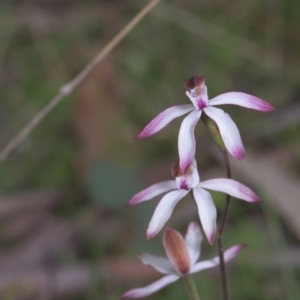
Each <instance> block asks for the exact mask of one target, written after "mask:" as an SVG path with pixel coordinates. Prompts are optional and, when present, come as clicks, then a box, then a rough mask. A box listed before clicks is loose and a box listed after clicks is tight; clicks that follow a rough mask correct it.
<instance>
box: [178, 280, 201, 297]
mask: <svg viewBox="0 0 300 300" xmlns="http://www.w3.org/2000/svg"><path fill="white" fill-rule="evenodd" d="M182 281H183V284H184V287H185V290H186V293H187V295H188V297H189V299H190V300H200V296H199V294H198V291H197V289H196V285H195V281H194V279H193V277H192V276H191V275H187V276H185V277H182Z"/></svg>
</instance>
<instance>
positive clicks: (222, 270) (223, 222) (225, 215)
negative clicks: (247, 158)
mask: <svg viewBox="0 0 300 300" xmlns="http://www.w3.org/2000/svg"><path fill="white" fill-rule="evenodd" d="M202 120H203V122H204V124H205V125H206V126H207V127H208V129H209V131H210V133H211V134H212V136H213V139H214V140H215V141H216V143H217V144H218V146H219V149H220V151H221V153H222V157H223V160H224V164H225V168H226V177H227V178H231V167H230V162H229V158H228V154H227V150H226V147H225V144H224V141H223V139H222V136H221V134H220V131H219V128H218V126H217V124H216V123H215V122H214V121H213V120H212V119H210V118H209V117H208V116H206V115H205V114H203V116H202ZM230 199H231V197H230V195H228V194H226V203H225V208H224V212H223V215H222V219H221V225H220V227H219V229H218V236H217V248H218V254H219V260H220V273H221V281H222V290H223V299H224V300H228V299H229V291H228V282H227V273H226V265H225V261H224V250H223V234H224V229H225V225H226V223H227V219H228V215H229V208H230Z"/></svg>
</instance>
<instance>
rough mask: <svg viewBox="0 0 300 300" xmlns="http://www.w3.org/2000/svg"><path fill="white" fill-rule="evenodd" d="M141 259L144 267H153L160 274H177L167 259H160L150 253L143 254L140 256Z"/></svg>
mask: <svg viewBox="0 0 300 300" xmlns="http://www.w3.org/2000/svg"><path fill="white" fill-rule="evenodd" d="M139 259H140V260H141V261H142V263H143V264H144V265H146V266H151V267H152V268H154V269H155V270H157V271H158V272H160V273H163V274H172V273H173V274H174V273H175V272H176V271H175V269H174V267H173V265H172V264H171V262H170V261H169V260H168V259H167V258H165V257H160V256H156V255H152V254H149V253H141V254H139Z"/></svg>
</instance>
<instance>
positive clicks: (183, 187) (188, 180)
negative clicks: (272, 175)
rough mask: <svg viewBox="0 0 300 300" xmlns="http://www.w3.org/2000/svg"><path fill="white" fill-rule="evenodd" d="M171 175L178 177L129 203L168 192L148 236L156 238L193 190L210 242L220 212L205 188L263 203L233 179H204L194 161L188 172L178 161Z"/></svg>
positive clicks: (158, 206)
mask: <svg viewBox="0 0 300 300" xmlns="http://www.w3.org/2000/svg"><path fill="white" fill-rule="evenodd" d="M172 174H173V176H174V177H175V180H167V181H163V182H159V183H156V184H154V185H152V186H150V187H148V188H146V189H144V190H142V191H141V192H139V193H137V194H136V195H135V196H133V197H132V198H131V199H130V200H129V202H128V205H129V206H132V205H136V204H139V203H142V202H144V201H148V200H151V199H153V198H154V197H156V196H158V195H160V194H162V193H166V192H168V193H167V194H166V195H164V197H163V198H162V199H161V200H160V202H159V203H158V205H157V207H156V209H155V211H154V214H153V216H152V219H151V221H150V223H149V227H148V230H147V238H148V239H150V238H152V237H154V236H155V235H156V234H157V233H158V232H159V231H160V230H161V229H162V228H163V226H164V225H165V223H166V222H167V221H168V220H169V218H170V217H171V214H172V212H173V210H174V207H175V205H176V204H177V202H178V201H179V200H181V199H182V198H183V197H184V196H186V195H187V194H188V193H189V192H190V191H191V192H192V193H193V196H194V199H195V202H196V205H197V208H198V213H199V218H200V221H201V223H202V227H203V231H204V233H205V235H206V237H207V239H208V241H209V242H210V243H211V244H212V243H213V240H214V237H215V234H216V230H217V224H216V218H217V211H216V207H215V204H214V202H213V200H212V197H211V195H210V193H209V192H207V191H206V189H208V190H214V191H219V192H223V193H226V194H228V195H231V196H232V197H235V198H238V199H241V200H244V201H247V202H260V199H259V197H258V196H257V195H256V194H255V193H254V192H253V191H252V190H251V189H249V188H248V187H246V186H245V185H243V184H241V183H239V182H237V181H235V180H233V179H227V178H217V179H210V180H205V181H202V182H201V181H200V177H199V173H198V170H197V163H196V161H195V160H194V161H193V163H192V164H191V166H190V167H189V168H188V169H187V171H185V172H183V171H182V170H181V169H180V166H179V163H178V162H177V163H175V164H174V165H173V168H172Z"/></svg>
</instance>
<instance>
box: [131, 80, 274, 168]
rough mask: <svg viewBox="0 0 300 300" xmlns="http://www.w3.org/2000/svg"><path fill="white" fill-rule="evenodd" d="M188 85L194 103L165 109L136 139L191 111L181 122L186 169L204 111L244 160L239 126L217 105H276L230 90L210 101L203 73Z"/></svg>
mask: <svg viewBox="0 0 300 300" xmlns="http://www.w3.org/2000/svg"><path fill="white" fill-rule="evenodd" d="M185 87H186V89H187V91H186V95H187V96H188V97H189V98H190V100H191V102H192V104H186V105H177V106H172V107H169V108H168V109H166V110H164V111H163V112H161V113H160V114H159V115H158V116H157V117H155V118H154V119H153V120H152V121H151V122H150V123H149V124H148V125H147V126H146V127H145V128H144V129H143V130H142V131H141V133H139V134H138V135H137V136H136V139H144V138H147V137H149V136H151V135H153V134H155V133H156V132H158V131H160V130H161V129H163V128H164V127H165V126H166V125H168V124H169V123H170V122H171V121H172V120H174V119H175V118H177V117H180V116H182V115H184V114H186V113H188V112H190V113H189V115H188V116H187V117H186V118H185V119H184V120H183V122H182V124H181V127H180V131H179V138H178V149H179V161H180V168H181V169H182V170H183V171H186V170H187V168H188V167H189V166H190V165H191V163H192V161H193V160H194V157H195V148H196V146H195V137H194V128H195V126H196V124H197V122H198V121H199V119H200V117H201V114H202V111H204V112H205V114H206V115H207V116H208V117H210V118H211V119H212V120H214V121H215V122H216V124H217V126H218V128H219V130H220V134H221V136H222V138H223V141H224V144H225V146H226V149H227V151H228V152H229V153H230V154H231V155H232V156H233V157H235V158H237V159H239V160H243V159H244V157H245V149H244V146H243V143H242V140H241V136H240V133H239V130H238V128H237V126H236V125H235V123H234V122H233V120H232V119H231V117H230V116H229V115H228V114H227V113H225V112H224V111H223V110H221V109H219V108H216V107H214V106H215V105H222V104H233V105H238V106H242V107H246V108H249V109H254V110H258V111H263V112H267V111H272V110H274V107H273V106H272V105H271V104H269V103H268V102H266V101H264V100H262V99H260V98H257V97H255V96H252V95H248V94H245V93H241V92H229V93H225V94H221V95H219V96H217V97H215V98H213V99H211V100H209V99H208V94H207V87H206V85H205V78H204V77H201V76H194V77H191V78H190V79H189V80H188V81H187V82H186V83H185Z"/></svg>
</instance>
